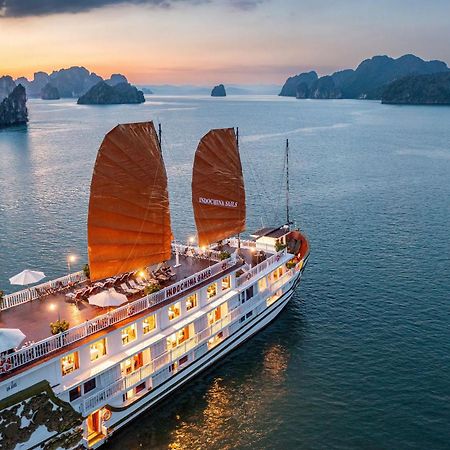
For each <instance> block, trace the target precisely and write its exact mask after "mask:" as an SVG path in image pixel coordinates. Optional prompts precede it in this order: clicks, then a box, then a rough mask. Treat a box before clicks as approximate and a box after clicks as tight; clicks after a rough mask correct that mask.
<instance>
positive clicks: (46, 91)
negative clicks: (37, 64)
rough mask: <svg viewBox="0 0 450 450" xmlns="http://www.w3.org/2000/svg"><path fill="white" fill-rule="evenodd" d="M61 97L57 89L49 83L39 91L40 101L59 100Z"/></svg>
mask: <svg viewBox="0 0 450 450" xmlns="http://www.w3.org/2000/svg"><path fill="white" fill-rule="evenodd" d="M60 98H61V97H60V95H59V91H58V88H57V87H56V86H53V84H51V83H47V84H46V85H45V86H44V87H43V88H42V91H41V99H42V100H59V99H60Z"/></svg>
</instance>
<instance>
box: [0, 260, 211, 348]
mask: <svg viewBox="0 0 450 450" xmlns="http://www.w3.org/2000/svg"><path fill="white" fill-rule="evenodd" d="M179 260H180V261H179V262H180V265H179V266H178V267H174V266H175V255H172V258H171V260H170V261H168V264H169V265H170V267H172V268H173V271H174V272H175V277H173V278H172V280H169V281H168V282H166V283H163V284H162V286H161V287H162V288H166V287H168V286H171V285H173V284H175V283H177V282H178V281H180V280H183V279H185V278H188V277H190V276H192V275H194V274H195V273H197V272H201V271H202V270H204V269H206V268H208V267H210V266H212V265H214V264H216V261H215V260H212V259H200V258H196V257H192V256H181V255H180V257H179ZM84 286H86V287H87V286H88V282H87V281H82V282H81V283H78V284H77V285H75V286H74V287H73V288H72V289H70V290H69V291H66V292H58V291H56V292H55V293H52V294H50V295H45V296H40V297H38V298H37V299H34V300H31V301H28V302H26V303H22V304H19V305H17V306H15V307H12V308H9V309H6V310H4V311H1V312H0V328H19V329H20V330H21V331H22V333H24V334H25V336H26V338H25V341H26V342H37V341H40V340H42V339H45V338H48V337H50V336H51V335H52V334H51V330H50V322H56V320H58V319H61V320H66V321H67V322H69V326H70V327H76V326H77V325H80V324H82V323H85V322H86V321H89V320H92V319H95V318H96V317H98V316H101V315H103V314H105V313H106V312H107V310H108V308H102V307H99V306H95V305H91V304H89V302H88V301H86V300H84V301H78V302H76V303H74V302H71V301H70V297H68V296H67V294H70V293H73V292H76V291H78V290H80V289H81V288H82V287H84ZM143 296H144V295H143V292H142V291H141V292H140V293H139V292H138V293H135V294H132V295H128V296H127V299H128V301H127V303H125V304H124V305H126V304H130V303H132V302H134V301H135V300H137V299H139V298H141V297H143Z"/></svg>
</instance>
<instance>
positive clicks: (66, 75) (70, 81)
mask: <svg viewBox="0 0 450 450" xmlns="http://www.w3.org/2000/svg"><path fill="white" fill-rule="evenodd" d="M100 81H106V83H108V84H109V85H110V86H115V85H116V84H119V83H128V80H127V78H126V76H125V75H122V74H120V73H114V74H112V75H111V77H110V78H109V79H106V80H103V78H102V77H101V76H100V75H97V74H96V73H94V72H90V71H89V70H88V69H86V68H85V67H82V66H73V67H69V68H68V69H60V70H55V71H53V72H52V73H51V74H48V73H46V72H36V73H35V74H34V79H33V80H28V79H27V78H25V77H20V78H17V80H16V84H18V83H20V84H22V85H23V86H24V87H25V89H26V91H27V95H28V96H29V97H35V98H42V91H43V89H44V88H46V86H47V85H48V84H49V83H50V84H51V86H53V87H54V88H56V89H57V90H58V94H59V96H60V97H61V98H78V97H80V96H82V95H84V94H85V93H86V92H87V91H88V90H89V89H91V88H92V87H93V86H95V85H96V84H97V83H99V82H100ZM0 89H1V87H0ZM55 92H56V91H53V95H54V94H55Z"/></svg>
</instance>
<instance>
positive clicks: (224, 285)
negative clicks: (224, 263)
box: [222, 275, 231, 291]
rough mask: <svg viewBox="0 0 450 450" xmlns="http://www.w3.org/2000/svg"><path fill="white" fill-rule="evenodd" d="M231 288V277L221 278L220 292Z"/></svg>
mask: <svg viewBox="0 0 450 450" xmlns="http://www.w3.org/2000/svg"><path fill="white" fill-rule="evenodd" d="M230 287H231V277H230V275H228V276H226V277H225V278H222V290H223V291H224V290H225V289H230Z"/></svg>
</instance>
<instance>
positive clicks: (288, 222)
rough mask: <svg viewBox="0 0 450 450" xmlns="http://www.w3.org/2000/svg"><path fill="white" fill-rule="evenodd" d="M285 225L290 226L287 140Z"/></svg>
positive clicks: (287, 143)
mask: <svg viewBox="0 0 450 450" xmlns="http://www.w3.org/2000/svg"><path fill="white" fill-rule="evenodd" d="M286 221H287V222H286V224H287V225H290V224H291V218H290V215H289V139H286Z"/></svg>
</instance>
